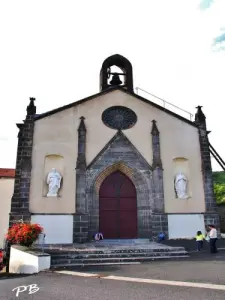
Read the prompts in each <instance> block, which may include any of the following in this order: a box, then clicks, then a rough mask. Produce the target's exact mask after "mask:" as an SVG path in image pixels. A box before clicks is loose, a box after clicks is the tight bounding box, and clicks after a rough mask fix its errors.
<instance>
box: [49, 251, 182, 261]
mask: <svg viewBox="0 0 225 300" xmlns="http://www.w3.org/2000/svg"><path fill="white" fill-rule="evenodd" d="M168 254H169V255H167V253H166V252H158V253H149V252H133V253H131V252H130V253H114V254H110V253H101V254H98V253H90V254H83V253H78V254H72V253H71V254H61V253H57V254H54V255H52V261H56V260H61V259H92V258H93V259H95V258H99V259H101V258H126V257H140V256H141V257H161V256H180V255H187V253H186V251H172V252H169V253H168Z"/></svg>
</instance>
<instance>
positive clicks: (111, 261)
mask: <svg viewBox="0 0 225 300" xmlns="http://www.w3.org/2000/svg"><path fill="white" fill-rule="evenodd" d="M181 258H188V255H179V256H170V255H167V256H151V257H150V256H142V257H123V258H121V257H118V258H115V257H111V258H96V259H66V260H57V261H55V262H52V263H51V268H60V267H73V266H84V265H85V266H96V265H98V266H101V265H115V264H117V265H119V264H125V263H126V264H129V263H131V264H132V263H134V262H136V263H141V262H147V261H154V260H167V259H181Z"/></svg>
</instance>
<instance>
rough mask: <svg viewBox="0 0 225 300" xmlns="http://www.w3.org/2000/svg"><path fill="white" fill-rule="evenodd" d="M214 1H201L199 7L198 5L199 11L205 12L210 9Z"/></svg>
mask: <svg viewBox="0 0 225 300" xmlns="http://www.w3.org/2000/svg"><path fill="white" fill-rule="evenodd" d="M213 2H214V0H202V1H201V3H200V5H199V8H200V9H201V10H206V9H208V8H210V6H211V5H212V4H213Z"/></svg>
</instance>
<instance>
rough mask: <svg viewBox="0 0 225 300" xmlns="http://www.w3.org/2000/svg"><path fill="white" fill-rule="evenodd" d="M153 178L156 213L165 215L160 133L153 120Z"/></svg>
mask: <svg viewBox="0 0 225 300" xmlns="http://www.w3.org/2000/svg"><path fill="white" fill-rule="evenodd" d="M151 135H152V154H153V161H152V168H153V171H152V177H153V182H154V193H155V195H154V198H155V203H154V212H160V213H164V184H163V168H162V160H161V153H160V133H159V130H158V127H157V125H156V121H155V120H152V130H151Z"/></svg>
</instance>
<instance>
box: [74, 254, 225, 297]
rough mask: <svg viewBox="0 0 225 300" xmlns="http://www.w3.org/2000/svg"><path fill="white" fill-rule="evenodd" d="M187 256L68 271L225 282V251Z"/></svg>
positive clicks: (216, 282) (214, 282)
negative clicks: (185, 257)
mask: <svg viewBox="0 0 225 300" xmlns="http://www.w3.org/2000/svg"><path fill="white" fill-rule="evenodd" d="M190 255H191V257H190V258H188V259H184V260H180V259H179V260H175V261H174V260H168V261H153V262H149V263H143V264H139V265H118V266H117V265H114V266H99V267H83V268H70V270H72V271H78V272H89V273H90V272H92V273H95V274H100V275H102V276H104V275H116V276H128V277H138V278H151V279H162V280H179V281H189V282H204V283H213V284H224V285H225V250H223V251H222V250H221V251H220V252H219V253H217V254H213V255H211V254H209V253H208V252H195V253H191V254H190ZM224 298H225V297H224Z"/></svg>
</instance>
